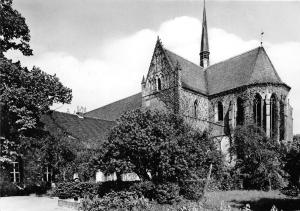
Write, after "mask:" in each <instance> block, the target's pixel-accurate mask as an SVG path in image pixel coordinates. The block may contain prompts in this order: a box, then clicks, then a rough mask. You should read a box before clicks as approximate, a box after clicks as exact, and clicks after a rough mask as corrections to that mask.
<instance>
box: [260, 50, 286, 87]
mask: <svg viewBox="0 0 300 211" xmlns="http://www.w3.org/2000/svg"><path fill="white" fill-rule="evenodd" d="M262 50H263V51H264V52H265V54H266V56H267V59H268V60H269V62H270V64H271V65H272V68H273V69H274V73H275V75H276V76H277V77H278V79H279V80H280V82H281V83H284V82H283V81H282V80H281V78H280V76H279V75H278V73H277V71H276V68H275V67H274V65H273V62H272V61H271V59H270V57H269V55H268V54H267V52H266V50H265V48H264V47H262Z"/></svg>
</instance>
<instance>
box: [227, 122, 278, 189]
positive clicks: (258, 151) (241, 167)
mask: <svg viewBox="0 0 300 211" xmlns="http://www.w3.org/2000/svg"><path fill="white" fill-rule="evenodd" d="M231 152H232V153H234V154H235V155H236V165H235V167H234V168H235V171H236V172H238V174H240V176H241V178H242V179H243V181H244V188H250V189H252V188H255V189H256V188H258V189H262V188H266V187H269V188H271V187H272V186H273V187H274V186H277V185H278V183H279V182H280V179H281V175H282V174H283V171H282V160H281V158H282V154H281V146H280V145H279V144H278V142H277V141H274V140H272V139H269V138H267V137H266V135H265V133H264V131H262V129H261V128H259V127H257V126H256V125H245V126H238V127H237V128H236V129H235V132H234V142H233V144H232V146H231ZM274 182H275V183H274ZM273 183H274V184H273Z"/></svg>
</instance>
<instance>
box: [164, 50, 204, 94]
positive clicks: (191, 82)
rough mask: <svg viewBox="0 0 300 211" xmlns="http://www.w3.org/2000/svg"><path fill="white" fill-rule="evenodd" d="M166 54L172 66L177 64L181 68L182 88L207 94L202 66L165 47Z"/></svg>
mask: <svg viewBox="0 0 300 211" xmlns="http://www.w3.org/2000/svg"><path fill="white" fill-rule="evenodd" d="M165 52H166V54H167V56H168V57H169V59H170V61H171V62H172V64H173V66H176V65H179V66H180V68H181V75H182V78H181V83H182V86H183V87H184V88H187V89H190V90H193V91H196V92H199V93H202V94H205V95H206V94H207V88H206V80H205V73H204V71H203V68H202V67H200V66H198V65H196V64H194V63H192V62H190V61H188V60H186V59H184V58H182V57H181V56H178V55H177V54H175V53H173V52H171V51H169V50H167V49H165Z"/></svg>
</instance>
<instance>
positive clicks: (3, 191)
mask: <svg viewBox="0 0 300 211" xmlns="http://www.w3.org/2000/svg"><path fill="white" fill-rule="evenodd" d="M49 189H50V185H49V184H46V183H42V184H31V185H26V186H25V187H21V186H18V185H16V184H14V183H11V182H7V181H2V182H0V196H1V197H2V196H24V195H29V194H32V193H35V194H38V195H41V194H45V193H46V192H47V190H49Z"/></svg>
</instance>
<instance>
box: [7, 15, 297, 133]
mask: <svg viewBox="0 0 300 211" xmlns="http://www.w3.org/2000/svg"><path fill="white" fill-rule="evenodd" d="M157 35H159V36H160V37H161V39H162V42H163V44H164V46H165V47H166V48H168V49H170V50H172V51H174V52H175V53H177V54H179V55H181V56H183V57H184V58H187V59H189V60H191V61H193V62H194V63H196V64H198V63H199V56H198V55H199V49H200V35H201V22H200V21H199V20H198V19H196V18H192V17H187V16H184V17H177V18H174V19H171V20H168V21H166V22H164V23H162V24H161V25H160V27H159V29H158V30H152V29H143V30H140V31H138V32H136V33H134V34H132V35H130V36H127V37H124V38H122V39H111V40H109V41H108V42H107V43H106V44H105V45H104V46H95V48H97V49H98V50H97V51H96V52H98V53H97V54H95V55H94V56H93V57H92V58H89V59H86V60H82V59H81V58H76V57H75V56H73V55H71V54H67V53H65V52H48V53H44V54H41V55H36V56H34V57H29V58H23V57H20V56H18V55H15V54H14V55H12V57H14V58H16V59H21V60H22V61H23V64H25V65H28V66H32V65H33V64H34V65H35V66H39V67H41V69H42V70H44V71H46V72H48V73H51V74H54V73H56V74H57V76H58V77H59V78H60V79H61V81H62V82H63V83H64V84H65V85H66V86H68V87H70V88H72V90H73V96H74V99H73V102H72V104H71V105H70V106H68V105H66V106H63V107H61V108H60V110H61V111H66V110H67V108H69V109H70V110H71V111H73V110H74V109H75V108H76V106H77V105H80V106H86V107H87V109H88V110H90V109H94V108H97V107H100V106H102V105H104V104H107V103H110V102H113V101H115V100H118V99H120V98H123V97H127V96H128V95H131V94H135V93H137V92H140V82H141V79H142V75H145V74H147V70H148V66H149V63H150V60H151V56H152V53H153V49H154V45H155V41H156V38H157ZM209 44H210V51H211V60H212V63H215V62H219V61H222V60H225V59H227V58H230V57H232V56H235V55H238V54H240V53H243V52H245V51H248V50H251V49H253V48H255V47H257V46H258V45H259V41H258V40H243V39H241V38H240V37H239V36H237V35H235V34H232V33H230V32H227V31H224V30H223V29H220V28H211V29H209ZM264 46H265V49H266V51H267V53H268V54H269V56H270V58H271V60H272V62H273V64H274V66H275V68H276V69H277V71H278V73H279V75H280V76H281V77H282V79H283V81H285V82H286V83H287V84H288V85H290V86H291V87H292V91H291V94H290V98H291V104H292V106H293V107H294V120H295V127H294V128H295V132H297V133H300V119H299V118H297V117H298V116H300V109H298V108H300V101H299V100H298V99H297V96H299V94H300V83H297V78H298V77H300V70H299V61H297V55H300V43H298V42H285V43H269V42H265V43H264Z"/></svg>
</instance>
